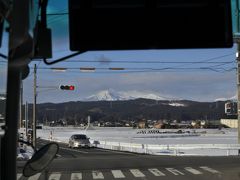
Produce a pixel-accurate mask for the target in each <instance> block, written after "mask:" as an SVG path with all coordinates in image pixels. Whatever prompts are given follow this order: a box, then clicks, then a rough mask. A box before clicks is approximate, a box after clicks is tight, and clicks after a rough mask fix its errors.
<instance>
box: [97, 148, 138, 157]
mask: <svg viewBox="0 0 240 180" xmlns="http://www.w3.org/2000/svg"><path fill="white" fill-rule="evenodd" d="M97 150H98V151H103V152H111V153H116V154H128V155H133V156H137V154H134V153H131V152H124V151H117V150H109V149H101V148H97Z"/></svg>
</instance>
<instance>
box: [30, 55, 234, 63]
mask: <svg viewBox="0 0 240 180" xmlns="http://www.w3.org/2000/svg"><path fill="white" fill-rule="evenodd" d="M233 54H234V53H231V54H226V55H223V56H217V57H213V58H209V59H205V60H201V61H152V60H151V61H136V60H133V61H131V60H127V61H119V60H116V61H99V60H67V61H65V62H66V63H68V62H70V63H72V62H74V63H126V64H222V63H233V62H235V60H234V61H222V62H219V61H213V60H216V59H221V58H224V57H228V56H231V55H233ZM33 61H39V59H38V60H37V59H36V60H35V59H34V60H33Z"/></svg>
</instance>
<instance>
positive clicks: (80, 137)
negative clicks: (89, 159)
mask: <svg viewBox="0 0 240 180" xmlns="http://www.w3.org/2000/svg"><path fill="white" fill-rule="evenodd" d="M68 147H70V148H80V147H86V148H90V147H91V144H90V141H89V138H88V137H87V136H86V135H85V134H73V135H72V136H71V137H70V139H69V143H68Z"/></svg>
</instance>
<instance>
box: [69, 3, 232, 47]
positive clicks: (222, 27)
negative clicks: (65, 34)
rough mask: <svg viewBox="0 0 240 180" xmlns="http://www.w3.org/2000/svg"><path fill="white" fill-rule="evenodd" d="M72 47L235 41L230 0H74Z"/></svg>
mask: <svg viewBox="0 0 240 180" xmlns="http://www.w3.org/2000/svg"><path fill="white" fill-rule="evenodd" d="M69 27H70V49H71V50H72V51H79V50H83V51H87V50H134V49H177V48H223V47H232V45H233V39H232V22H231V4H230V0H218V1H215V0H212V1H209V0H101V1H99V0H69Z"/></svg>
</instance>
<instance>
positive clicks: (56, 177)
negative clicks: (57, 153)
mask: <svg viewBox="0 0 240 180" xmlns="http://www.w3.org/2000/svg"><path fill="white" fill-rule="evenodd" d="M60 177H61V173H52V174H51V175H50V176H49V178H48V180H60Z"/></svg>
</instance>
